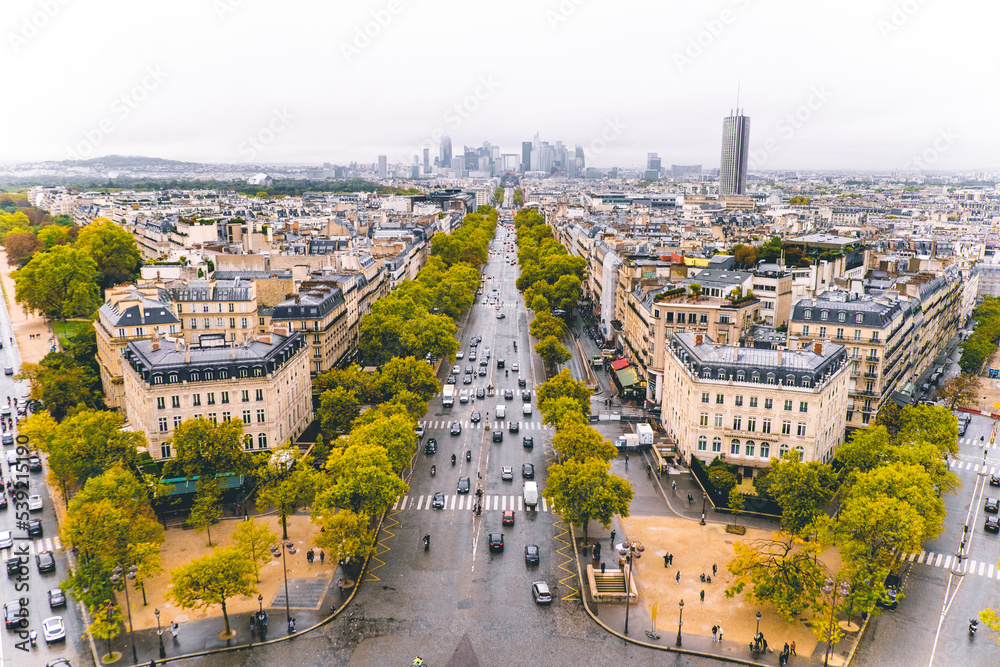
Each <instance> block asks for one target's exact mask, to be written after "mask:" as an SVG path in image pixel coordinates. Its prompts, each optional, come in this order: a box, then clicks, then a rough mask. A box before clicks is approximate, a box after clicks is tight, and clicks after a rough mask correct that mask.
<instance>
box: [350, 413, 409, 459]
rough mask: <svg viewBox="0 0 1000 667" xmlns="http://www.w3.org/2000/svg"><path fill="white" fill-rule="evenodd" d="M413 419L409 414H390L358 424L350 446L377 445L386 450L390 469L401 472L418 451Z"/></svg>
mask: <svg viewBox="0 0 1000 667" xmlns="http://www.w3.org/2000/svg"><path fill="white" fill-rule="evenodd" d="M415 427H416V424H415V423H414V421H413V419H412V417H410V415H409V414H408V413H407V414H399V413H397V414H389V415H385V416H382V417H379V418H376V419H375V420H373V421H371V422H369V423H357V424H355V426H354V430H353V431H351V436H350V444H352V445H354V444H359V445H360V444H364V445H375V446H378V447H380V448H382V449H383V450H385V453H386V456H387V457H388V459H389V465H390V466H391V467H390V469H391V470H392V471H393V472H399V471H400V470H402V469H403V468H405V467H406V466H407V465H409V463H410V459H412V458H413V454H414V453H415V452H416V450H417V436H416V434H415V433H414V428H415Z"/></svg>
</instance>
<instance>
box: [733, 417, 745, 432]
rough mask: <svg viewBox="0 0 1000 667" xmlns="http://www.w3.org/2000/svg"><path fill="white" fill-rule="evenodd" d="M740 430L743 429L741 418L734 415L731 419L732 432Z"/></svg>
mask: <svg viewBox="0 0 1000 667" xmlns="http://www.w3.org/2000/svg"><path fill="white" fill-rule="evenodd" d="M741 428H743V417H741V416H740V415H736V416H735V417H733V430H734V431H739V430H740V429H741Z"/></svg>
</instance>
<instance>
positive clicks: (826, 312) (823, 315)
mask: <svg viewBox="0 0 1000 667" xmlns="http://www.w3.org/2000/svg"><path fill="white" fill-rule="evenodd" d="M829 317H830V311H829V310H824V311H822V312H821V313H820V314H819V319H821V320H823V321H824V322H825V321H826V320H827V319H829Z"/></svg>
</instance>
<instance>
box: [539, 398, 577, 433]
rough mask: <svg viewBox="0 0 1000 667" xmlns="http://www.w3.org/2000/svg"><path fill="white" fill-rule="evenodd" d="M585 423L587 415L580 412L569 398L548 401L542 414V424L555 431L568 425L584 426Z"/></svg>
mask: <svg viewBox="0 0 1000 667" xmlns="http://www.w3.org/2000/svg"><path fill="white" fill-rule="evenodd" d="M587 421H588V419H587V415H585V414H584V413H583V412H581V411H580V404H579V403H577V402H576V401H574V400H573V399H572V398H570V397H569V396H560V397H559V398H557V399H555V400H554V401H548V402H547V403H546V404H545V410H544V411H543V412H542V423H543V424H548V425H549V426H555V427H556V429H561V428H565V427H566V426H568V425H570V424H586V423H587Z"/></svg>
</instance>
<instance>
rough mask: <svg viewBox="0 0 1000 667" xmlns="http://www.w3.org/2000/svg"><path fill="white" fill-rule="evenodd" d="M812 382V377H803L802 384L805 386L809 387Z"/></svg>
mask: <svg viewBox="0 0 1000 667" xmlns="http://www.w3.org/2000/svg"><path fill="white" fill-rule="evenodd" d="M811 384H812V380H811V379H810V378H807V377H803V378H802V386H803V387H808V386H809V385H811Z"/></svg>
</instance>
